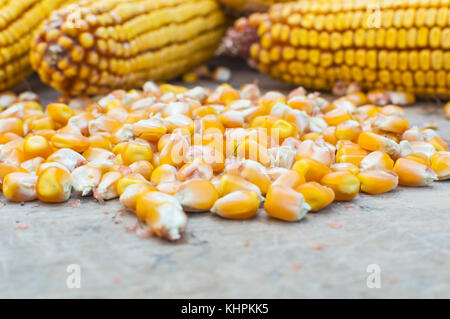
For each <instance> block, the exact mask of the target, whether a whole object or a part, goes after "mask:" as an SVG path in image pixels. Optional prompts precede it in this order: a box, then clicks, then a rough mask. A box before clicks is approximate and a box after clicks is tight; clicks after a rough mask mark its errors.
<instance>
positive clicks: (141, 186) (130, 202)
mask: <svg viewBox="0 0 450 319" xmlns="http://www.w3.org/2000/svg"><path fill="white" fill-rule="evenodd" d="M154 191H158V190H157V189H156V188H155V187H153V186H152V185H151V184H149V183H136V184H131V185H129V186H128V187H127V188H125V191H124V192H123V193H122V195H120V203H121V204H122V205H123V206H125V208H127V209H129V210H131V211H133V212H135V211H136V204H137V199H138V197H139V196H140V195H141V194H143V193H147V192H154Z"/></svg>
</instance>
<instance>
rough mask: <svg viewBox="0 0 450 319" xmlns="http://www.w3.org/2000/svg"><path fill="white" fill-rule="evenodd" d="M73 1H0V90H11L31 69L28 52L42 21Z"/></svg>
mask: <svg viewBox="0 0 450 319" xmlns="http://www.w3.org/2000/svg"><path fill="white" fill-rule="evenodd" d="M70 2H73V0H72V1H71V0H20V1H14V0H4V1H1V2H0V29H1V31H0V48H1V49H0V51H1V55H0V90H5V89H7V88H10V87H13V86H14V85H16V84H17V83H19V82H20V81H22V80H23V79H24V78H25V77H26V76H28V75H29V74H30V73H31V71H32V69H31V65H30V60H29V56H28V54H29V50H30V43H31V38H32V34H33V31H34V30H35V29H36V28H37V27H38V26H39V24H40V23H41V21H43V20H44V19H46V18H47V17H48V16H49V14H50V13H51V12H52V11H53V10H54V9H57V8H59V7H61V6H62V5H65V4H68V3H70Z"/></svg>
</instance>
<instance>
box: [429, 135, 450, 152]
mask: <svg viewBox="0 0 450 319" xmlns="http://www.w3.org/2000/svg"><path fill="white" fill-rule="evenodd" d="M427 142H428V143H430V144H431V145H433V146H434V148H435V149H436V151H437V152H442V151H443V152H445V151H447V150H448V144H447V142H446V141H445V140H444V139H442V138H440V137H439V136H435V137H433V138H431V139H429V140H428V141H427Z"/></svg>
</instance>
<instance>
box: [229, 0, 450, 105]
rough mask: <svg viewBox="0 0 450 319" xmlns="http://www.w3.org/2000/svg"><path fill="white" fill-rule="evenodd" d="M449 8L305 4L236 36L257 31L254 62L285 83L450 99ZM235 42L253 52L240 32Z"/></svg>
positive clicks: (436, 4)
mask: <svg viewBox="0 0 450 319" xmlns="http://www.w3.org/2000/svg"><path fill="white" fill-rule="evenodd" d="M449 6H450V3H449V2H448V1H447V0H442V1H420V2H414V3H410V2H408V1H389V0H381V1H376V2H374V1H370V0H363V1H351V0H338V1H330V0H320V1H297V2H290V3H286V4H279V5H274V6H272V7H271V9H270V11H269V12H268V13H267V14H262V15H261V14H256V15H254V16H253V17H250V18H249V20H248V21H249V22H248V25H247V27H246V28H243V27H242V25H243V24H245V23H244V22H243V21H242V20H241V21H238V22H237V23H236V27H235V30H238V31H236V32H238V33H240V34H243V33H244V32H246V33H251V32H250V31H249V30H248V29H249V28H250V30H252V29H253V30H254V31H253V32H254V33H255V34H257V35H258V38H259V39H258V40H257V41H255V42H254V43H253V44H252V45H251V47H250V50H249V54H250V57H251V62H252V63H253V64H254V65H256V66H257V67H258V69H259V70H261V71H262V72H264V73H267V74H268V75H270V76H271V77H273V78H276V79H279V80H282V81H284V82H288V83H293V84H296V85H301V86H304V87H307V88H311V89H319V90H331V89H332V87H333V85H334V83H335V82H336V81H338V80H344V81H356V82H358V83H360V84H361V85H362V86H363V88H364V89H373V88H384V89H388V90H397V91H406V92H410V93H414V94H416V95H420V96H440V97H443V98H449V97H450V50H449V49H450V28H449V26H450V18H449V9H450V7H449ZM240 29H241V31H239V30H240ZM244 30H247V31H244ZM230 37H231V38H230V40H229V41H231V42H236V45H237V46H238V47H240V48H243V47H245V46H244V45H243V44H242V43H240V41H239V36H233V32H231V35H230ZM247 38H249V39H252V37H250V36H247ZM225 42H227V40H225ZM249 45H250V44H249V43H247V47H248V46H249Z"/></svg>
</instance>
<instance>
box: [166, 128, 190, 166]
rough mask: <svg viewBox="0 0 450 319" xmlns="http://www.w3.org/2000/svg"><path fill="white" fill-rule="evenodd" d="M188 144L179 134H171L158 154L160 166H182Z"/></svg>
mask: <svg viewBox="0 0 450 319" xmlns="http://www.w3.org/2000/svg"><path fill="white" fill-rule="evenodd" d="M188 148H189V142H188V141H187V139H186V138H185V137H184V136H182V135H181V134H172V135H171V136H170V139H169V140H168V141H167V144H166V145H165V146H164V148H163V149H162V150H161V152H160V154H159V162H160V164H168V165H173V166H177V167H179V166H181V165H183V164H184V161H185V159H186V158H185V156H186V151H187V150H188Z"/></svg>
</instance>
